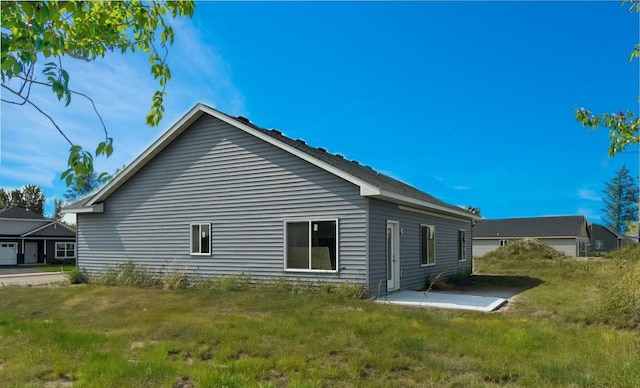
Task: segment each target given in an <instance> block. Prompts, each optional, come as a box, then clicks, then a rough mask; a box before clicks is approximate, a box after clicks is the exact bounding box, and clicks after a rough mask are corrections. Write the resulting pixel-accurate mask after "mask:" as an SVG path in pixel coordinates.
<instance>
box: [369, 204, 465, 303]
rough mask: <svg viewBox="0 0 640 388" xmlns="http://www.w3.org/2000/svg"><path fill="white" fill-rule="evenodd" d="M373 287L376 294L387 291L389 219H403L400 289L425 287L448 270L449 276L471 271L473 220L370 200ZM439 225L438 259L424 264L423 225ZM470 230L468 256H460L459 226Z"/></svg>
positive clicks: (436, 232) (401, 229)
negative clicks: (421, 235)
mask: <svg viewBox="0 0 640 388" xmlns="http://www.w3.org/2000/svg"><path fill="white" fill-rule="evenodd" d="M369 201H370V202H369V224H368V229H369V236H370V239H369V289H370V290H371V292H372V294H374V295H375V294H378V293H380V294H381V295H385V294H386V292H387V291H386V290H387V286H386V279H387V267H386V225H387V221H398V222H399V223H400V231H401V234H400V272H401V274H402V275H401V276H400V279H399V280H400V290H422V289H424V288H425V285H426V282H427V279H434V278H435V277H436V276H437V275H438V274H439V273H441V272H445V276H446V277H449V276H452V275H456V274H460V273H471V265H472V234H471V221H463V220H453V219H449V218H443V217H438V216H433V215H427V214H421V213H416V212H411V211H406V210H400V209H399V208H398V205H396V204H392V203H388V202H384V201H380V200H375V199H370V200H369ZM421 224H425V225H433V226H435V244H436V245H435V256H436V263H435V264H434V265H430V266H421V263H420V225H421ZM460 229H463V230H465V231H466V247H467V259H466V260H465V261H459V260H458V230H460Z"/></svg>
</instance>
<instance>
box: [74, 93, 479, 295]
mask: <svg viewBox="0 0 640 388" xmlns="http://www.w3.org/2000/svg"><path fill="white" fill-rule="evenodd" d="M65 212H72V213H77V228H78V266H79V267H80V268H82V269H84V270H86V271H88V272H90V273H96V272H100V271H102V270H104V269H105V268H106V267H108V266H112V265H117V264H119V263H124V262H127V261H131V262H133V263H135V264H138V265H144V266H148V267H150V268H153V269H156V270H158V271H164V270H172V269H173V270H180V271H184V272H186V273H187V274H194V275H198V276H219V275H247V276H251V277H253V278H255V279H267V278H277V277H284V278H287V279H290V280H294V281H295V280H302V281H306V280H308V281H321V282H325V281H326V282H344V281H350V282H356V283H360V284H363V285H364V286H366V287H368V288H369V289H370V290H371V292H373V293H377V292H380V293H381V294H383V295H384V294H386V293H387V291H395V290H400V289H422V288H424V286H425V284H426V282H427V279H432V278H435V277H436V276H437V275H438V274H439V273H440V272H442V271H445V272H446V274H447V275H453V274H457V273H470V272H471V257H472V256H471V249H472V246H471V226H472V224H473V222H475V221H476V220H478V219H479V218H480V217H478V216H476V215H474V214H471V213H470V212H467V211H466V210H464V209H462V208H460V207H457V206H453V205H449V204H446V203H444V202H442V201H440V200H438V199H436V198H434V197H433V196H431V195H429V194H427V193H424V192H422V191H420V190H417V189H416V188H414V187H411V186H409V185H407V184H405V183H402V182H400V181H397V180H395V179H392V178H390V177H388V176H385V175H383V174H380V173H378V172H376V171H375V170H373V169H372V168H370V167H366V166H363V165H360V164H359V163H357V162H355V161H349V160H347V159H345V158H344V157H342V156H340V155H334V154H331V153H329V152H327V151H326V150H324V149H322V148H314V147H311V146H309V145H307V144H305V142H304V141H302V140H292V139H290V138H288V137H286V136H284V135H283V134H282V133H280V132H279V131H277V130H267V129H262V128H259V127H257V126H255V125H253V124H252V123H251V122H250V121H249V120H247V119H246V118H244V117H231V116H228V115H225V114H224V113H221V112H219V111H217V110H215V109H213V108H210V107H208V106H204V105H200V104H199V105H196V106H195V107H194V108H193V109H191V110H190V111H189V112H188V113H187V114H186V115H185V116H184V117H183V118H182V119H180V120H179V121H178V122H177V123H176V124H175V125H174V126H173V127H171V128H170V129H169V130H168V131H167V132H166V133H164V134H163V135H162V136H161V137H160V138H158V139H157V140H156V141H155V142H154V143H153V144H152V145H151V146H150V147H149V148H148V149H147V150H145V151H144V152H143V153H142V154H141V155H140V156H139V157H138V158H137V159H135V160H134V161H133V162H132V163H131V164H130V165H128V166H127V167H126V168H125V169H124V170H123V171H122V172H121V173H119V174H118V175H116V176H115V177H114V179H112V180H111V181H110V182H109V183H108V184H107V185H105V186H104V187H103V188H102V189H100V190H99V191H98V192H97V193H95V194H93V195H91V196H89V197H87V198H85V199H83V200H81V201H79V202H76V203H75V204H72V205H70V206H69V207H66V208H65Z"/></svg>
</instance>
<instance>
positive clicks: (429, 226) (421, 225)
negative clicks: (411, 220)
mask: <svg viewBox="0 0 640 388" xmlns="http://www.w3.org/2000/svg"><path fill="white" fill-rule="evenodd" d="M424 226H426V227H428V228H431V229H432V230H433V232H429V233H433V263H429V237H427V263H426V264H422V227H424ZM419 234H420V236H419V239H420V267H431V266H434V265H436V257H438V255H436V227H435V225H429V224H420V233H419Z"/></svg>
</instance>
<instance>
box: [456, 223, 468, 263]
mask: <svg viewBox="0 0 640 388" xmlns="http://www.w3.org/2000/svg"><path fill="white" fill-rule="evenodd" d="M458 260H459V261H464V260H467V231H466V230H463V229H460V230H458Z"/></svg>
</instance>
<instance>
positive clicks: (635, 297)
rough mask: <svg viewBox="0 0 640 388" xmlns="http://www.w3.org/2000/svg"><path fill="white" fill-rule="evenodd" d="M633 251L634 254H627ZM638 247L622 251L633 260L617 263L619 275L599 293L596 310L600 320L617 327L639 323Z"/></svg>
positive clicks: (639, 265) (639, 272)
mask: <svg viewBox="0 0 640 388" xmlns="http://www.w3.org/2000/svg"><path fill="white" fill-rule="evenodd" d="M633 252H635V255H636V256H629V253H633ZM638 252H640V249H639V248H634V249H633V250H627V251H626V252H622V253H621V254H620V255H619V256H620V257H625V256H629V258H631V259H632V260H633V261H620V262H619V263H618V266H619V269H620V271H619V273H620V277H619V278H618V279H617V280H615V281H614V282H613V283H612V284H611V285H610V286H609V287H607V288H605V290H604V291H603V292H602V293H601V295H600V298H599V302H598V310H599V312H600V314H601V315H600V317H601V319H602V320H604V321H605V322H608V323H612V324H614V325H616V326H619V327H635V326H638V325H640V259H639V258H638Z"/></svg>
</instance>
